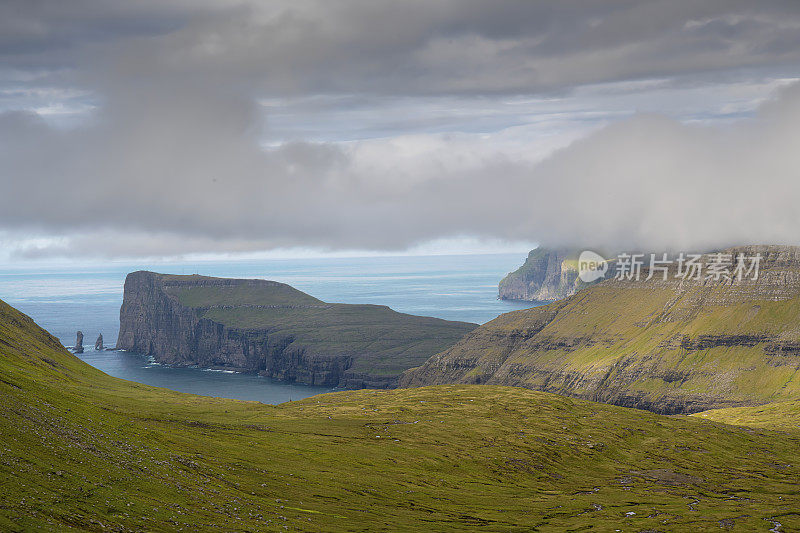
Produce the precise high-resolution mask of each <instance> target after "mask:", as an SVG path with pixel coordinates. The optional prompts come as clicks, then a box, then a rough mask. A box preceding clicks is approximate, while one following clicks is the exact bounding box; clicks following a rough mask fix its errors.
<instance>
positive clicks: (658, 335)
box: [401, 246, 800, 414]
mask: <svg viewBox="0 0 800 533" xmlns="http://www.w3.org/2000/svg"><path fill="white" fill-rule="evenodd" d="M729 252H731V253H734V254H736V253H745V254H747V255H754V254H757V253H760V254H762V255H763V261H762V263H761V270H760V273H759V277H758V279H756V280H753V279H742V280H737V279H730V280H725V279H720V280H711V279H703V280H699V281H694V280H681V279H676V278H674V277H670V278H669V279H667V280H666V281H665V280H662V279H657V278H654V279H651V280H649V281H646V280H644V279H642V280H641V281H620V280H614V279H609V280H606V281H603V282H601V283H599V284H597V285H595V286H592V287H588V288H586V289H584V290H581V291H580V292H579V293H577V294H575V295H573V296H571V297H569V298H567V299H566V300H562V301H558V302H555V303H552V304H549V305H546V306H543V307H538V308H534V309H528V310H523V311H516V312H513V313H507V314H505V315H502V316H500V317H498V318H497V319H495V320H493V321H491V322H489V323H487V324H484V325H483V326H481V327H479V328H477V329H476V330H474V331H473V332H471V333H470V334H469V335H467V336H466V337H465V338H464V339H463V340H462V341H460V342H459V343H457V344H456V345H455V346H453V347H452V348H450V349H448V350H446V351H444V352H443V353H441V354H437V355H436V356H434V357H432V358H431V359H429V360H428V361H427V362H426V363H425V364H424V365H422V366H421V367H419V368H416V369H411V370H409V371H407V372H406V373H405V374H404V376H403V377H402V378H401V386H420V385H432V384H445V383H490V384H498V385H515V386H523V387H528V388H532V389H537V390H543V391H547V392H555V393H558V394H565V395H570V396H575V397H580V398H584V399H589V400H594V401H602V402H608V403H613V404H617V405H622V406H626V407H637V408H642V409H648V410H651V411H655V412H658V413H665V414H673V413H691V412H697V411H702V410H706V409H712V408H719V407H729V406H740V405H756V404H760V403H765V402H767V401H772V400H775V399H780V398H787V399H788V398H794V397H797V396H798V395H800V327H798V324H800V248H796V247H782V246H760V247H741V248H736V249H732V250H729ZM796 376H797V378H796Z"/></svg>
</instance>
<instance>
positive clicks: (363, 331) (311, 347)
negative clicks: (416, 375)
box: [117, 272, 476, 388]
mask: <svg viewBox="0 0 800 533" xmlns="http://www.w3.org/2000/svg"><path fill="white" fill-rule="evenodd" d="M475 327H476V325H475V324H468V323H464V322H451V321H446V320H440V319H436V318H428V317H417V316H412V315H406V314H402V313H397V312H395V311H392V310H391V309H389V308H387V307H383V306H375V305H346V304H329V303H325V302H323V301H321V300H318V299H316V298H314V297H312V296H309V295H308V294H305V293H303V292H301V291H298V290H296V289H294V288H292V287H290V286H289V285H285V284H283V283H277V282H274V281H266V280H239V279H223V278H209V277H203V276H173V275H164V274H156V273H153V272H134V273H131V274H129V275H128V277H127V279H126V280H125V293H124V300H123V304H122V308H121V310H120V334H119V340H118V343H117V348H118V349H124V350H129V351H132V352H136V353H142V354H145V355H150V356H153V357H154V358H155V360H156V361H158V362H161V363H165V364H169V365H197V366H200V367H204V368H227V369H235V370H239V371H244V372H258V373H261V374H262V375H266V376H270V377H274V378H277V379H281V380H286V381H296V382H300V383H307V384H314V385H323V386H331V387H337V386H338V387H343V388H362V387H376V388H381V387H391V386H394V385H396V383H397V378H398V376H399V375H400V373H401V372H403V371H404V370H406V369H407V368H410V367H413V366H416V365H419V364H420V363H422V362H424V361H425V360H426V359H427V358H428V357H430V356H431V355H432V354H434V353H436V352H438V351H441V350H443V349H445V348H447V347H449V346H452V345H453V344H454V343H455V342H456V341H457V340H458V339H460V338H461V337H462V336H463V335H464V334H466V333H468V332H469V331H471V330H472V329H474V328H475Z"/></svg>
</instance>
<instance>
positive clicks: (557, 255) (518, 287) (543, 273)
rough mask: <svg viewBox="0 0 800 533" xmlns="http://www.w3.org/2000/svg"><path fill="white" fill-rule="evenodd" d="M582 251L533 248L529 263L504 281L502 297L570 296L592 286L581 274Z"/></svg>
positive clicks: (500, 289)
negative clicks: (580, 276)
mask: <svg viewBox="0 0 800 533" xmlns="http://www.w3.org/2000/svg"><path fill="white" fill-rule="evenodd" d="M580 252H581V251H580V250H568V249H553V248H543V247H539V248H536V249H535V250H531V252H530V253H529V254H528V257H527V258H526V259H525V263H523V264H522V266H521V267H519V268H518V269H517V270H515V271H514V272H511V273H509V274H508V275H506V277H504V278H503V279H502V280H501V281H500V284H499V286H498V297H499V298H500V299H501V300H524V301H531V302H551V301H556V300H563V299H564V298H569V297H570V296H572V295H573V294H575V293H577V292H578V291H579V290H581V289H583V288H586V287H588V286H589V285H591V284H590V283H584V282H583V281H581V279H580V278H579V277H578V256H579V254H580Z"/></svg>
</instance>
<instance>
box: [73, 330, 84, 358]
mask: <svg viewBox="0 0 800 533" xmlns="http://www.w3.org/2000/svg"><path fill="white" fill-rule="evenodd" d="M75 337H76V338H75V347H74V348H73V349H72V351H73V352H75V353H83V332H82V331H78V332H77V333H76V334H75Z"/></svg>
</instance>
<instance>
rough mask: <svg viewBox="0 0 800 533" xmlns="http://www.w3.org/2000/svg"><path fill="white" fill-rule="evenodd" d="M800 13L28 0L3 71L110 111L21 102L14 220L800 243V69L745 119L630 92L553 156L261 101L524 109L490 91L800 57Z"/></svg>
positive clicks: (679, 79) (348, 234)
mask: <svg viewBox="0 0 800 533" xmlns="http://www.w3.org/2000/svg"><path fill="white" fill-rule="evenodd" d="M798 29H800V15H798V13H797V10H796V9H793V4H792V3H791V2H767V3H760V4H759V6H758V9H756V8H755V7H752V3H751V2H744V1H742V2H731V1H709V2H703V3H698V2H694V1H675V0H670V1H650V2H639V3H635V4H631V3H630V2H623V1H611V0H609V1H606V2H594V3H592V4H591V5H587V4H586V3H585V2H578V1H569V0H568V1H564V2H558V3H554V2H549V1H548V2H516V1H515V2H511V1H498V2H492V3H487V2H477V1H475V2H473V1H453V0H440V1H437V2H429V1H425V2H422V1H419V2H415V1H412V2H403V3H402V4H400V3H396V2H356V1H342V2H329V1H310V0H309V1H305V0H298V1H292V2H269V3H240V2H224V1H218V2H211V1H201V2H194V1H192V2H189V1H188V0H187V1H185V2H183V1H173V2H156V1H153V2H142V3H135V4H131V3H114V2H94V1H90V0H79V3H77V4H71V6H70V8H69V9H67V8H66V7H65V6H64V5H63V3H62V2H55V1H53V2H47V1H45V2H38V3H30V2H15V1H10V2H4V3H3V4H2V5H0V35H2V38H0V61H1V62H2V64H4V65H6V67H7V68H6V69H4V70H0V83H2V84H3V87H5V88H6V90H7V91H12V92H14V91H16V92H14V94H18V93H19V94H33V95H34V96H31V98H32V99H33V100H32V101H34V100H36V101H38V100H37V99H39V100H40V99H41V98H42V97H41V96H36V95H40V94H57V93H58V92H59V91H61V92H62V93H63V94H70V95H71V96H70V99H71V100H70V101H71V102H72V104H74V105H87V106H88V105H91V106H92V109H93V111H92V112H91V114H90V115H88V116H87V117H86V120H84V121H83V122H82V123H80V124H79V125H75V126H73V127H71V128H63V127H59V128H56V127H53V125H52V123H51V122H48V121H46V120H44V119H43V118H42V116H41V115H40V114H37V113H32V112H28V111H19V110H14V111H10V112H5V113H2V114H0V187H2V192H3V194H2V195H0V229H3V230H5V231H6V232H13V233H16V234H18V235H21V236H24V235H34V236H44V237H48V238H43V239H40V240H36V241H35V243H36V244H35V245H34V246H32V247H29V248H25V249H23V250H22V252H21V253H23V254H24V255H26V256H46V255H85V254H99V255H112V256H123V255H129V256H136V255H175V254H184V253H192V252H207V251H220V252H223V251H225V252H227V251H230V252H242V251H249V250H263V249H274V248H291V247H297V246H302V247H317V248H322V249H330V250H341V249H372V250H402V249H407V248H409V247H412V246H415V245H418V244H420V243H424V242H426V241H431V240H435V239H443V238H454V237H464V236H468V237H475V238H482V239H501V240H508V241H531V240H534V241H542V242H552V243H556V244H584V245H592V246H614V247H619V246H640V247H647V248H648V249H652V248H653V247H655V246H672V247H678V246H682V247H692V248H697V247H709V246H717V245H724V244H728V243H733V242H736V243H738V242H798V241H800V239H798V238H797V237H796V236H795V232H796V228H797V227H798V222H800V220H798V216H797V215H795V214H794V213H795V210H794V207H793V206H794V205H796V204H797V202H798V200H800V190H798V187H799V186H798V185H796V182H797V180H796V177H795V176H796V171H797V170H798V169H800V165H798V163H799V161H798V160H797V156H795V155H794V153H795V148H794V147H795V146H796V143H797V140H798V139H797V137H798V126H796V124H798V119H799V118H800V111H799V110H798V107H800V104H798V102H800V96H798V92H800V90H799V89H797V88H796V87H794V88H792V89H789V90H786V91H784V92H783V93H782V95H781V96H780V97H779V98H776V99H775V100H774V101H770V102H768V103H767V104H765V105H764V106H763V107H762V108H761V110H760V111H759V112H758V114H757V115H756V116H755V117H754V118H749V119H743V120H739V121H737V122H731V123H728V124H725V125H716V126H708V125H702V124H688V125H687V124H685V123H681V122H678V121H676V120H674V119H671V118H668V117H666V116H661V115H657V114H647V113H642V114H638V115H636V116H634V117H633V118H623V119H621V120H613V119H618V117H619V116H623V117H624V116H628V114H629V113H628V112H627V110H616V111H614V113H611V114H607V115H603V116H602V118H601V119H600V122H606V121H608V122H611V123H610V124H609V125H608V126H606V127H604V128H602V129H599V130H597V131H593V132H592V133H590V134H588V135H587V136H586V137H585V138H582V139H580V140H577V141H574V139H575V137H576V135H575V132H574V131H573V130H570V129H569V128H564V130H563V131H561V130H559V131H558V134H559V135H562V136H560V137H558V139H556V140H555V141H552V142H549V143H548V144H546V146H547V149H546V150H545V149H543V148H542V146H543V143H541V142H540V143H538V144H535V143H531V145H530V146H529V147H527V146H526V145H525V144H524V143H523V142H520V140H519V138H516V139H515V140H514V141H513V142H510V141H508V139H506V140H505V141H504V142H498V141H499V140H500V139H502V138H504V136H509V135H511V134H510V133H509V130H511V128H507V129H505V130H503V131H502V132H501V133H500V134H493V135H492V136H489V137H488V138H487V136H486V135H484V132H483V131H475V132H468V133H463V134H453V133H438V132H436V131H435V128H436V124H437V123H436V121H435V120H431V121H430V122H429V123H428V124H432V126H428V127H430V128H432V129H433V130H434V131H424V132H423V133H414V134H409V135H405V134H404V135H399V134H394V135H393V134H392V128H398V126H397V123H398V121H400V120H402V119H403V118H404V115H406V113H404V111H403V108H402V107H399V108H395V116H394V117H393V119H392V120H389V121H387V122H386V123H380V128H382V129H383V130H385V137H384V138H381V139H366V140H365V139H359V140H354V141H350V142H311V141H308V140H301V141H295V142H281V143H278V144H276V145H274V146H272V147H269V148H264V147H263V146H262V144H263V140H264V138H265V137H269V135H270V131H271V126H270V122H269V120H270V118H269V116H267V117H266V121H265V120H264V118H265V116H264V109H263V106H262V104H261V103H260V102H263V101H264V100H265V99H266V100H269V99H273V100H274V101H281V100H282V99H287V98H299V99H305V100H304V101H306V102H307V101H311V100H313V99H314V98H321V99H323V100H324V99H326V98H327V99H328V100H327V101H329V102H330V101H332V100H331V99H333V100H335V99H336V98H345V99H350V101H351V102H352V101H358V102H363V101H365V100H369V101H370V102H376V103H375V104H374V105H373V107H372V108H371V109H374V111H375V112H376V113H379V112H380V111H381V104H380V102H381V101H384V99H395V100H393V101H398V100H396V99H398V98H404V97H405V98H408V99H409V100H406V102H409V101H410V102H412V103H413V102H414V101H415V100H414V99H420V98H424V99H427V100H426V101H427V102H428V103H430V102H432V101H439V102H445V104H446V105H448V106H450V107H449V108H448V109H449V111H448V113H453V111H452V110H453V109H456V108H457V105H455V104H453V102H456V103H457V102H465V101H469V102H472V103H473V104H471V105H473V108H472V109H473V111H472V113H479V114H480V113H483V114H485V116H491V115H492V113H494V111H493V109H494V106H497V105H499V104H493V105H490V106H488V109H484V110H481V109H480V106H479V105H478V104H475V102H484V101H487V99H488V100H489V101H492V102H498V101H499V100H503V101H513V100H514V99H515V98H517V99H518V98H520V95H536V96H537V98H553V99H557V97H558V96H563V95H564V94H566V93H568V92H569V91H574V92H575V93H580V92H581V91H585V90H586V87H587V84H606V85H605V87H608V86H610V85H614V84H616V85H615V87H617V89H618V90H625V89H624V87H625V85H626V84H629V86H633V85H635V84H636V83H639V84H653V83H656V89H653V88H652V87H651V88H649V89H648V90H659V91H666V90H667V89H665V88H664V87H669V86H674V85H675V84H679V85H681V84H684V85H685V84H687V83H688V82H687V80H692V83H695V82H698V80H700V79H701V78H703V79H706V81H707V80H708V79H712V78H714V79H717V78H719V79H722V80H724V79H725V77H726V76H733V74H732V73H733V72H739V71H741V70H742V69H762V70H763V69H766V70H770V69H775V72H778V71H780V70H781V69H791V68H794V67H796V65H797V63H798V62H800V46H797V45H798V44H800V43H798V42H797V40H798V37H797V36H798V35H800V32H799V31H798ZM654 78H658V80H656V82H654V81H653V79H654ZM2 80H5V81H2ZM631 80H634V81H631ZM636 80H638V81H636ZM37 87H38V88H40V89H41V87H47V88H48V90H47V91H44V90H39V89H37V90H34V89H35V88H37ZM37 91H38V92H37ZM48 91H49V92H48ZM639 94H640V96H639V97H638V98H639V100H640V101H641V100H642V98H641V94H642V93H639ZM649 94H652V93H649ZM15 98H16V97H15ZM19 98H22V99H23V100H24V98H23V97H19ZM750 98H752V95H749V96H748V99H750ZM432 99H433V100H432ZM435 99H439V100H435ZM23 100H15V102H17V105H21V104H20V102H22V101H23ZM40 103H41V102H40ZM451 104H453V105H451ZM405 105H409V104H407V103H406V104H405ZM637 105H638V104H637ZM643 106H644V107H645V108H646V103H645V104H643ZM22 107H24V106H22ZM37 107H46V106H39V105H37ZM49 108H51V109H59V108H58V106H57V105H51V106H50V107H49ZM531 109H536V112H537V113H541V114H545V113H546V110H545V109H543V108H542V107H536V108H531ZM474 110H477V111H474ZM591 111H592V110H591V109H586V107H585V106H584V107H583V108H581V109H580V112H581V113H587V114H588V113H590V112H591ZM503 112H504V113H506V114H507V115H508V110H507V109H506V110H504V111H503ZM736 112H737V113H738V112H739V110H738V108H737V110H736ZM313 116H314V115H313V114H308V115H307V118H306V120H308V121H313ZM443 116H445V120H448V121H452V120H454V119H453V115H452V114H450V115H448V114H444V115H443ZM417 120H419V121H421V120H422V119H421V118H418V119H417ZM470 120H471V119H470ZM504 120H505V121H508V120H510V119H508V118H506V119H504ZM539 120H541V119H539ZM551 120H553V121H556V122H557V121H562V123H563V122H568V121H569V119H564V120H562V118H560V117H552V118H551ZM467 122H469V121H467ZM485 122H486V123H487V124H489V123H492V120H491V119H487V120H486V121H485ZM504 123H505V122H504ZM528 123H530V121H522V124H511V126H515V127H517V126H519V127H522V126H523V125H525V124H528ZM598 125H599V122H594V123H593V124H592V126H593V127H597V126H598ZM327 127H328V128H329V129H331V130H335V128H336V123H335V121H334V123H333V124H331V125H328V126H327ZM487 127H488V126H487ZM491 128H495V131H497V130H499V129H502V126H501V125H497V124H493V125H492V126H491ZM465 129H467V128H466V127H465ZM477 129H479V130H480V128H477ZM585 131H586V130H582V132H585ZM570 141H574V142H571V143H570ZM554 147H557V148H559V149H558V150H557V151H556V152H555V153H553V154H552V155H550V156H549V157H546V158H544V159H543V157H544V156H543V154H544V153H545V152H547V153H549V152H550V151H552V149H553V148H554Z"/></svg>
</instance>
